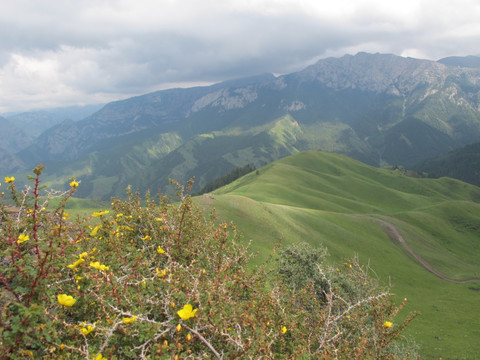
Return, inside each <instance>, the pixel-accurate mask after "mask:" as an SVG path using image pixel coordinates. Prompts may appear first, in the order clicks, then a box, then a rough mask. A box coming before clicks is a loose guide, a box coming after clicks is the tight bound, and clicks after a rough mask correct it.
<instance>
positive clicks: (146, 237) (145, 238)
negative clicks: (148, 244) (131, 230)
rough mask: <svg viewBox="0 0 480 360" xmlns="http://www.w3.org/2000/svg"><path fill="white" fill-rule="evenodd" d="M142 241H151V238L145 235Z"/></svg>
mask: <svg viewBox="0 0 480 360" xmlns="http://www.w3.org/2000/svg"><path fill="white" fill-rule="evenodd" d="M142 240H145V241H148V240H152V238H151V237H150V235H145V236H144V237H143V238H142Z"/></svg>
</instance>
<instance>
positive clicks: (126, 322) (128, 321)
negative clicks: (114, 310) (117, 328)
mask: <svg viewBox="0 0 480 360" xmlns="http://www.w3.org/2000/svg"><path fill="white" fill-rule="evenodd" d="M135 320H137V316H133V317H130V318H123V319H122V321H123V323H124V324H130V323H132V322H134V321H135Z"/></svg>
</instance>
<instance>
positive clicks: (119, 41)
mask: <svg viewBox="0 0 480 360" xmlns="http://www.w3.org/2000/svg"><path fill="white" fill-rule="evenodd" d="M479 44H480V1H478V0H455V1H452V0H41V1H40V0H0V114H1V113H6V112H18V111H27V110H33V109H42V108H50V107H61V106H70V105H85V104H98V103H106V102H110V101H114V100H119V99H124V98H128V97H131V96H135V95H140V94H144V93H148V92H152V91H156V90H161V89H167V88H172V87H189V86H198V85H207V84H211V83H215V82H219V81H223V80H227V79H233V78H239V77H244V76H250V75H257V74H261V73H265V72H269V73H274V74H285V73H290V72H294V71H298V70H301V69H303V68H305V67H306V66H308V65H310V64H313V63H315V62H316V61H318V60H319V59H322V58H326V57H332V56H333V57H340V56H343V55H345V54H352V55H353V54H356V53H358V52H360V51H365V52H371V53H375V52H381V53H391V54H395V55H399V56H410V57H415V58H423V59H430V60H438V59H440V58H442V57H447V56H464V55H480V48H479Z"/></svg>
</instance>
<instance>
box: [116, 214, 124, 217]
mask: <svg viewBox="0 0 480 360" xmlns="http://www.w3.org/2000/svg"><path fill="white" fill-rule="evenodd" d="M115 216H116V217H117V218H119V217H122V216H123V214H117V215H115Z"/></svg>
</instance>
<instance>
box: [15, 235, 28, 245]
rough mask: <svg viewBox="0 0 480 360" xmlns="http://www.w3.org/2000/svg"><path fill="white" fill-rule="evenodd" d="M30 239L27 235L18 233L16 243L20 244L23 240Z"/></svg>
mask: <svg viewBox="0 0 480 360" xmlns="http://www.w3.org/2000/svg"><path fill="white" fill-rule="evenodd" d="M28 240H30V237H29V236H28V235H25V234H20V235H18V240H17V244H21V243H23V242H25V241H28Z"/></svg>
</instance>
